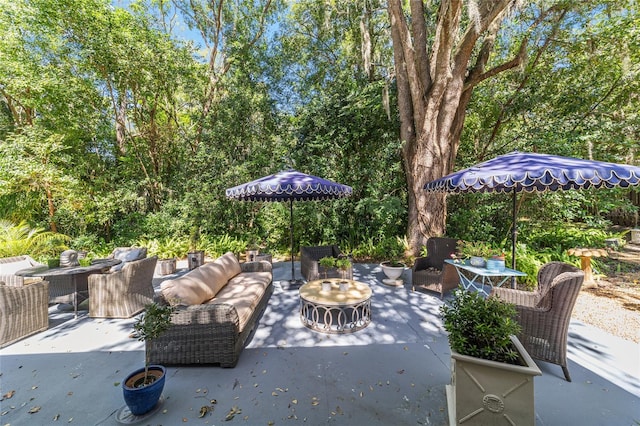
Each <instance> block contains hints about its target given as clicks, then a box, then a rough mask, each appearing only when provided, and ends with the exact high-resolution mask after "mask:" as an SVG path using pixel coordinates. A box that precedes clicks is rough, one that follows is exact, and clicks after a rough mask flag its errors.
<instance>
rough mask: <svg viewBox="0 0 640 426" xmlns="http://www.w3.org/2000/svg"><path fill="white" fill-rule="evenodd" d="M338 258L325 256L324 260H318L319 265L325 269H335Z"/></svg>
mask: <svg viewBox="0 0 640 426" xmlns="http://www.w3.org/2000/svg"><path fill="white" fill-rule="evenodd" d="M336 260H337V259H336V258H335V257H332V256H325V257H323V258H322V259H320V260H318V265H320V266H322V267H323V268H325V269H328V268H333V267H334V266H336Z"/></svg>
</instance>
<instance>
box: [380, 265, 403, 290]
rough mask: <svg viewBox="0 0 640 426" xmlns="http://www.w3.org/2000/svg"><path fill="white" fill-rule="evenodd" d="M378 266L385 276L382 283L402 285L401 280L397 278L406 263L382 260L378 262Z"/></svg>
mask: <svg viewBox="0 0 640 426" xmlns="http://www.w3.org/2000/svg"><path fill="white" fill-rule="evenodd" d="M380 267H381V268H382V272H384V274H385V276H386V277H387V278H385V279H383V280H382V282H383V283H385V284H387V285H392V286H401V285H402V280H400V279H399V278H400V276H402V273H403V272H404V270H405V268H406V267H407V265H405V264H404V263H403V262H400V261H398V260H388V261H385V262H382V263H381V264H380Z"/></svg>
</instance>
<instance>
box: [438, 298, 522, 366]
mask: <svg viewBox="0 0 640 426" xmlns="http://www.w3.org/2000/svg"><path fill="white" fill-rule="evenodd" d="M440 313H441V315H442V319H443V321H444V328H445V330H447V331H448V332H449V345H450V346H451V349H453V350H454V351H456V352H458V353H459V354H462V355H468V356H473V357H477V358H483V359H488V360H491V361H498V362H509V363H515V361H516V360H517V359H518V352H517V351H516V350H515V349H514V347H513V344H512V342H511V339H510V336H511V335H517V334H518V333H519V332H520V325H519V324H518V323H517V322H516V319H515V318H516V314H517V313H516V308H515V306H514V305H512V304H509V303H505V302H503V301H501V300H500V299H499V298H496V297H489V298H486V299H485V298H484V297H483V296H482V295H480V293H476V292H468V291H464V290H456V291H455V292H454V297H453V300H452V301H451V305H450V306H448V305H443V306H442V307H441V308H440Z"/></svg>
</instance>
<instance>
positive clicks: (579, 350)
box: [0, 262, 640, 426]
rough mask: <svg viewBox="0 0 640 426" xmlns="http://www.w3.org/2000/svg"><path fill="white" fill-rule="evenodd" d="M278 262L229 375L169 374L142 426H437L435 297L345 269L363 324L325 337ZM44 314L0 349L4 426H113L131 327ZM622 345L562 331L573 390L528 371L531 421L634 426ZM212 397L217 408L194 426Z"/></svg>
mask: <svg viewBox="0 0 640 426" xmlns="http://www.w3.org/2000/svg"><path fill="white" fill-rule="evenodd" d="M274 266H275V269H274V286H275V290H274V293H273V295H272V296H271V299H270V300H269V304H268V306H267V308H266V310H265V312H264V314H263V316H262V318H261V319H260V321H259V322H258V324H257V327H256V330H255V332H254V334H253V336H252V337H251V338H250V340H249V342H248V345H247V347H246V348H245V349H244V351H243V352H242V354H241V355H240V358H239V361H238V364H237V366H236V367H235V368H221V367H217V366H211V365H173V366H172V365H168V366H166V367H167V384H166V386H165V390H164V397H165V400H164V402H163V405H162V409H161V410H160V411H159V412H158V413H157V414H155V415H154V417H153V418H152V419H150V422H149V424H167V425H169V424H172V425H173V424H181V423H184V422H194V421H195V422H198V421H200V422H204V424H214V423H215V424H219V423H220V422H224V419H225V415H226V414H227V413H228V412H229V411H230V409H232V407H237V408H238V409H239V410H240V411H241V414H240V415H238V416H237V417H236V419H235V420H243V421H244V422H245V423H246V424H268V423H269V422H273V423H274V424H280V423H282V422H286V421H290V420H294V421H295V420H297V421H298V422H302V423H306V424H323V423H336V424H357V425H361V424H367V425H371V426H373V425H390V424H393V425H416V424H422V425H445V424H447V403H446V397H445V385H447V384H448V383H449V382H450V380H451V377H450V374H451V372H450V361H449V355H450V350H449V345H448V340H447V335H446V333H445V332H444V330H443V328H442V323H441V320H440V316H439V308H440V306H442V304H443V303H444V302H443V301H442V300H441V299H440V298H439V295H437V294H433V295H432V294H430V293H422V292H417V291H411V283H410V282H409V280H410V273H409V272H408V271H406V272H405V274H404V276H403V279H405V283H404V286H402V287H390V286H387V285H385V284H382V282H381V280H382V278H384V277H383V275H382V272H381V270H380V267H379V266H378V265H362V264H355V265H354V279H356V280H359V281H361V282H365V283H367V284H368V285H369V286H370V287H371V289H372V293H373V295H372V300H371V311H372V321H371V323H370V324H369V325H368V326H367V327H366V328H363V329H362V330H359V331H357V332H354V333H348V334H324V333H320V332H316V331H313V330H310V329H308V328H306V327H305V326H304V325H303V324H302V322H301V320H300V313H299V297H298V291H297V290H293V289H292V290H286V289H284V288H285V287H286V286H283V285H281V283H280V280H283V281H284V280H285V278H286V276H287V275H288V274H290V271H289V270H288V267H289V264H288V263H286V262H285V263H280V264H278V263H276V264H274ZM154 284H156V285H158V284H159V282H158V281H157V280H156V282H155V283H154ZM85 312H86V311H85ZM49 318H50V327H49V329H48V330H46V331H43V332H40V333H38V334H35V335H33V336H30V337H28V338H26V339H24V340H21V341H19V342H17V343H14V344H12V345H10V346H8V347H6V348H3V349H2V351H1V352H0V353H1V356H2V357H1V362H2V364H1V365H2V379H3V381H2V395H5V394H7V393H9V392H12V391H15V393H13V394H12V397H10V398H8V399H5V400H4V401H2V404H3V406H2V407H3V416H2V422H3V424H11V425H31V424H48V423H50V422H52V421H53V420H51V419H58V418H59V419H60V421H64V422H69V423H71V422H73V423H77V424H94V425H113V424H116V420H115V418H114V413H116V412H117V411H118V410H119V409H120V408H121V407H123V405H124V401H123V398H122V390H121V381H122V380H123V379H124V377H125V376H126V374H127V373H129V372H130V371H132V370H133V369H135V368H138V367H140V366H142V365H143V363H144V349H143V344H142V342H139V341H138V340H136V339H135V338H131V337H130V334H131V331H132V326H133V323H134V322H135V318H129V319H105V320H101V319H93V318H89V317H88V316H87V315H86V313H83V314H82V315H81V316H80V317H79V318H78V319H77V320H74V319H73V312H60V311H58V310H57V308H56V307H50V312H49ZM625 344H626V343H625V342H621V340H620V339H616V338H613V337H612V336H609V335H606V333H601V334H599V332H598V331H597V330H595V331H594V329H593V328H592V327H589V326H586V325H584V324H582V323H579V322H572V324H571V328H570V336H569V357H570V368H571V372H572V377H573V379H574V381H573V382H571V383H569V382H566V381H565V380H564V378H563V377H562V372H561V371H560V369H558V368H557V366H555V365H552V364H547V363H542V362H540V363H538V364H539V366H540V369H541V371H542V372H543V375H542V376H540V377H537V378H536V381H535V396H536V418H537V421H536V424H549V425H555V424H558V425H559V424H581V425H600V424H633V422H634V419H635V421H637V415H635V416H634V414H633V413H638V412H640V411H639V410H640V389H639V388H638V385H637V380H635V379H636V378H637V377H638V373H639V372H638V371H637V369H638V368H639V367H638V363H637V356H638V354H639V353H640V352H639V351H638V345H637V344H633V343H629V345H628V347H627V346H624V345H625ZM634 357H635V358H634ZM96 395H100V397H99V398H96V397H95V396H96ZM214 399H215V400H216V401H217V403H216V404H215V405H214V406H213V407H214V409H213V411H212V412H210V413H208V414H206V416H205V417H204V418H200V410H201V409H202V407H203V406H208V405H209V404H210V401H211V400H214ZM560 400H561V401H562V404H559V403H558V401H560ZM5 406H6V407H8V408H6V409H5ZM567 407H569V408H570V409H567ZM578 408H579V409H578ZM30 410H34V412H32V413H29V411H30Z"/></svg>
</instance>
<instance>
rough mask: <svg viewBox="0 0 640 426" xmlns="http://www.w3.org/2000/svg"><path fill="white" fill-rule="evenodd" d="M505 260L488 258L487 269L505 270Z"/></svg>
mask: <svg viewBox="0 0 640 426" xmlns="http://www.w3.org/2000/svg"><path fill="white" fill-rule="evenodd" d="M504 268H505V265H504V260H496V259H489V260H487V269H488V270H490V271H498V272H502V271H504Z"/></svg>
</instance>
